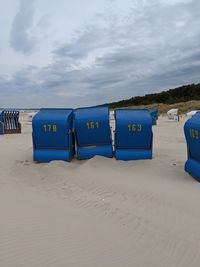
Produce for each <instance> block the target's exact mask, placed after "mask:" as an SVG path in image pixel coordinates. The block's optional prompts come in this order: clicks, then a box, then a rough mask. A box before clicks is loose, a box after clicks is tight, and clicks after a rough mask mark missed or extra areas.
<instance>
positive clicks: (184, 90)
mask: <svg viewBox="0 0 200 267" xmlns="http://www.w3.org/2000/svg"><path fill="white" fill-rule="evenodd" d="M192 100H200V83H199V84H190V85H184V86H181V87H178V88H175V89H170V90H168V91H163V92H160V93H155V94H147V95H145V96H137V97H132V98H130V99H127V100H121V101H118V102H113V103H108V105H109V107H110V108H121V107H131V106H132V107H133V106H137V107H138V106H141V105H142V107H144V106H146V105H153V107H154V108H158V107H159V106H160V107H161V106H166V109H168V107H169V106H173V107H174V105H173V104H175V103H179V105H180V106H181V107H182V109H183V110H184V111H183V112H185V111H187V110H188V109H187V110H185V103H181V102H186V101H190V104H189V106H191V103H192V104H193V106H192V107H191V109H200V104H199V103H200V102H198V101H197V102H198V103H196V102H195V101H192ZM159 104H162V105H159ZM194 104H195V107H194ZM175 106H176V107H177V108H178V106H177V104H176V105H175ZM158 109H159V108H158ZM191 109H190V110H191ZM164 110H165V108H164ZM164 110H163V112H164ZM160 111H161V110H160ZM161 112H162V111H161Z"/></svg>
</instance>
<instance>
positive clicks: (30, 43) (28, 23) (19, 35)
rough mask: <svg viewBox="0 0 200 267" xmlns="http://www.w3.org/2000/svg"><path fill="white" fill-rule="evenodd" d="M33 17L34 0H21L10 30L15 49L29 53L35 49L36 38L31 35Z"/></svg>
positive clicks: (11, 42)
mask: <svg viewBox="0 0 200 267" xmlns="http://www.w3.org/2000/svg"><path fill="white" fill-rule="evenodd" d="M33 19H34V0H33V1H27V0H21V1H20V6H19V10H18V12H17V14H16V16H15V18H14V20H13V23H12V28H11V32H10V45H11V47H12V48H13V49H14V50H15V51H17V52H21V53H24V54H27V53H30V52H31V51H32V50H33V48H34V46H35V44H36V38H35V37H33V36H32V35H31V27H32V26H33Z"/></svg>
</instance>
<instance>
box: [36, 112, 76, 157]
mask: <svg viewBox="0 0 200 267" xmlns="http://www.w3.org/2000/svg"><path fill="white" fill-rule="evenodd" d="M72 123H73V110H72V109H41V110H40V111H39V112H38V113H37V114H36V115H35V116H34V117H33V120H32V137H33V159H34V161H38V162H49V161H51V160H64V161H70V160H71V159H72V158H73V156H74V137H73V132H72Z"/></svg>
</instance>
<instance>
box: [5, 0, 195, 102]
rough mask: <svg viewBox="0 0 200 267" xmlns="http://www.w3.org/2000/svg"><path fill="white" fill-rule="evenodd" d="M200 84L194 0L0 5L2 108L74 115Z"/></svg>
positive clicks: (42, 0) (9, 1)
mask: <svg viewBox="0 0 200 267" xmlns="http://www.w3.org/2000/svg"><path fill="white" fill-rule="evenodd" d="M197 82H200V0H73V1H72V0H56V1H53V0H6V1H4V0H0V107H78V106H88V105H96V104H101V103H105V102H111V101H116V100H121V99H126V98H129V97H132V96H136V95H143V94H146V93H150V92H157V91H161V90H163V89H168V88H173V87H176V86H179V85H182V84H189V83H197Z"/></svg>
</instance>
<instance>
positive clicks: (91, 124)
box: [86, 121, 99, 129]
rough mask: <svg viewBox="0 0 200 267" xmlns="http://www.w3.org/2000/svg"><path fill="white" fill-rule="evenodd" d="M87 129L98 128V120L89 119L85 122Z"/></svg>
mask: <svg viewBox="0 0 200 267" xmlns="http://www.w3.org/2000/svg"><path fill="white" fill-rule="evenodd" d="M86 125H87V128H88V129H98V128H99V122H98V121H96V122H94V121H89V122H87V123H86Z"/></svg>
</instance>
